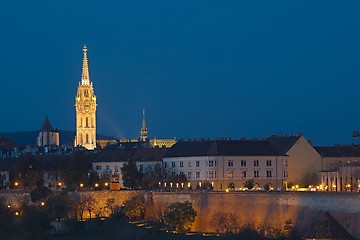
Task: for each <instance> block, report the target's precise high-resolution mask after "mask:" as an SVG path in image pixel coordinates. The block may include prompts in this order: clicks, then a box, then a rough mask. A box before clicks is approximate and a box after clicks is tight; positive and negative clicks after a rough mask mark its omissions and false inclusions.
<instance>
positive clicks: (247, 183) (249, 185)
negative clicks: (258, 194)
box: [244, 179, 255, 189]
mask: <svg viewBox="0 0 360 240" xmlns="http://www.w3.org/2000/svg"><path fill="white" fill-rule="evenodd" d="M254 185H255V181H254V179H249V180H246V181H245V182H244V187H245V188H247V189H253V188H254Z"/></svg>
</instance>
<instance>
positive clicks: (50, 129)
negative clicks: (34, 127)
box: [40, 116, 54, 132]
mask: <svg viewBox="0 0 360 240" xmlns="http://www.w3.org/2000/svg"><path fill="white" fill-rule="evenodd" d="M53 131H54V128H53V127H52V126H51V123H50V121H49V119H48V117H47V116H46V117H45V120H44V122H43V124H42V125H41V128H40V132H53Z"/></svg>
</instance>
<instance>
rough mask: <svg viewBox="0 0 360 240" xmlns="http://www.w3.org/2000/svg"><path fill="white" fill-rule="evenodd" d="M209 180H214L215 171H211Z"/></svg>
mask: <svg viewBox="0 0 360 240" xmlns="http://www.w3.org/2000/svg"><path fill="white" fill-rule="evenodd" d="M209 179H214V171H209Z"/></svg>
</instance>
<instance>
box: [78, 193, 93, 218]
mask: <svg viewBox="0 0 360 240" xmlns="http://www.w3.org/2000/svg"><path fill="white" fill-rule="evenodd" d="M95 203H96V202H95V198H94V197H93V196H91V195H86V196H82V201H81V204H83V205H84V209H85V210H86V211H87V212H88V213H89V217H90V219H91V217H92V213H93V212H94V211H95Z"/></svg>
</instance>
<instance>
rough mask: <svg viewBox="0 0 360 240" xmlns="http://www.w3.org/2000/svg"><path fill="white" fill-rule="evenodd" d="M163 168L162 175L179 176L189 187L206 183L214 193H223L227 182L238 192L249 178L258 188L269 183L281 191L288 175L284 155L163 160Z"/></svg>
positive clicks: (227, 184)
mask: <svg viewBox="0 0 360 240" xmlns="http://www.w3.org/2000/svg"><path fill="white" fill-rule="evenodd" d="M254 162H256V163H255V164H254ZM268 165H269V166H268ZM163 167H164V168H163V169H164V173H165V175H166V176H171V175H179V174H181V173H183V174H184V175H185V176H186V177H187V180H188V181H189V182H190V183H191V184H192V185H195V186H198V185H199V184H200V183H201V184H204V183H206V182H207V183H209V182H210V183H211V184H212V185H213V186H214V189H215V190H224V189H226V188H227V187H228V186H229V184H230V183H233V184H234V187H235V189H240V188H242V187H243V184H244V182H245V181H246V180H249V179H254V180H255V182H256V183H257V184H258V185H259V187H260V188H263V187H264V185H265V184H268V183H269V184H271V185H272V187H274V188H275V189H281V188H282V187H283V183H284V181H285V180H286V179H287V174H288V168H287V157H286V156H280V157H277V156H265V157H264V156H198V157H176V158H164V159H163ZM255 171H256V173H255ZM244 172H246V174H244ZM201 184H200V185H201Z"/></svg>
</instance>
